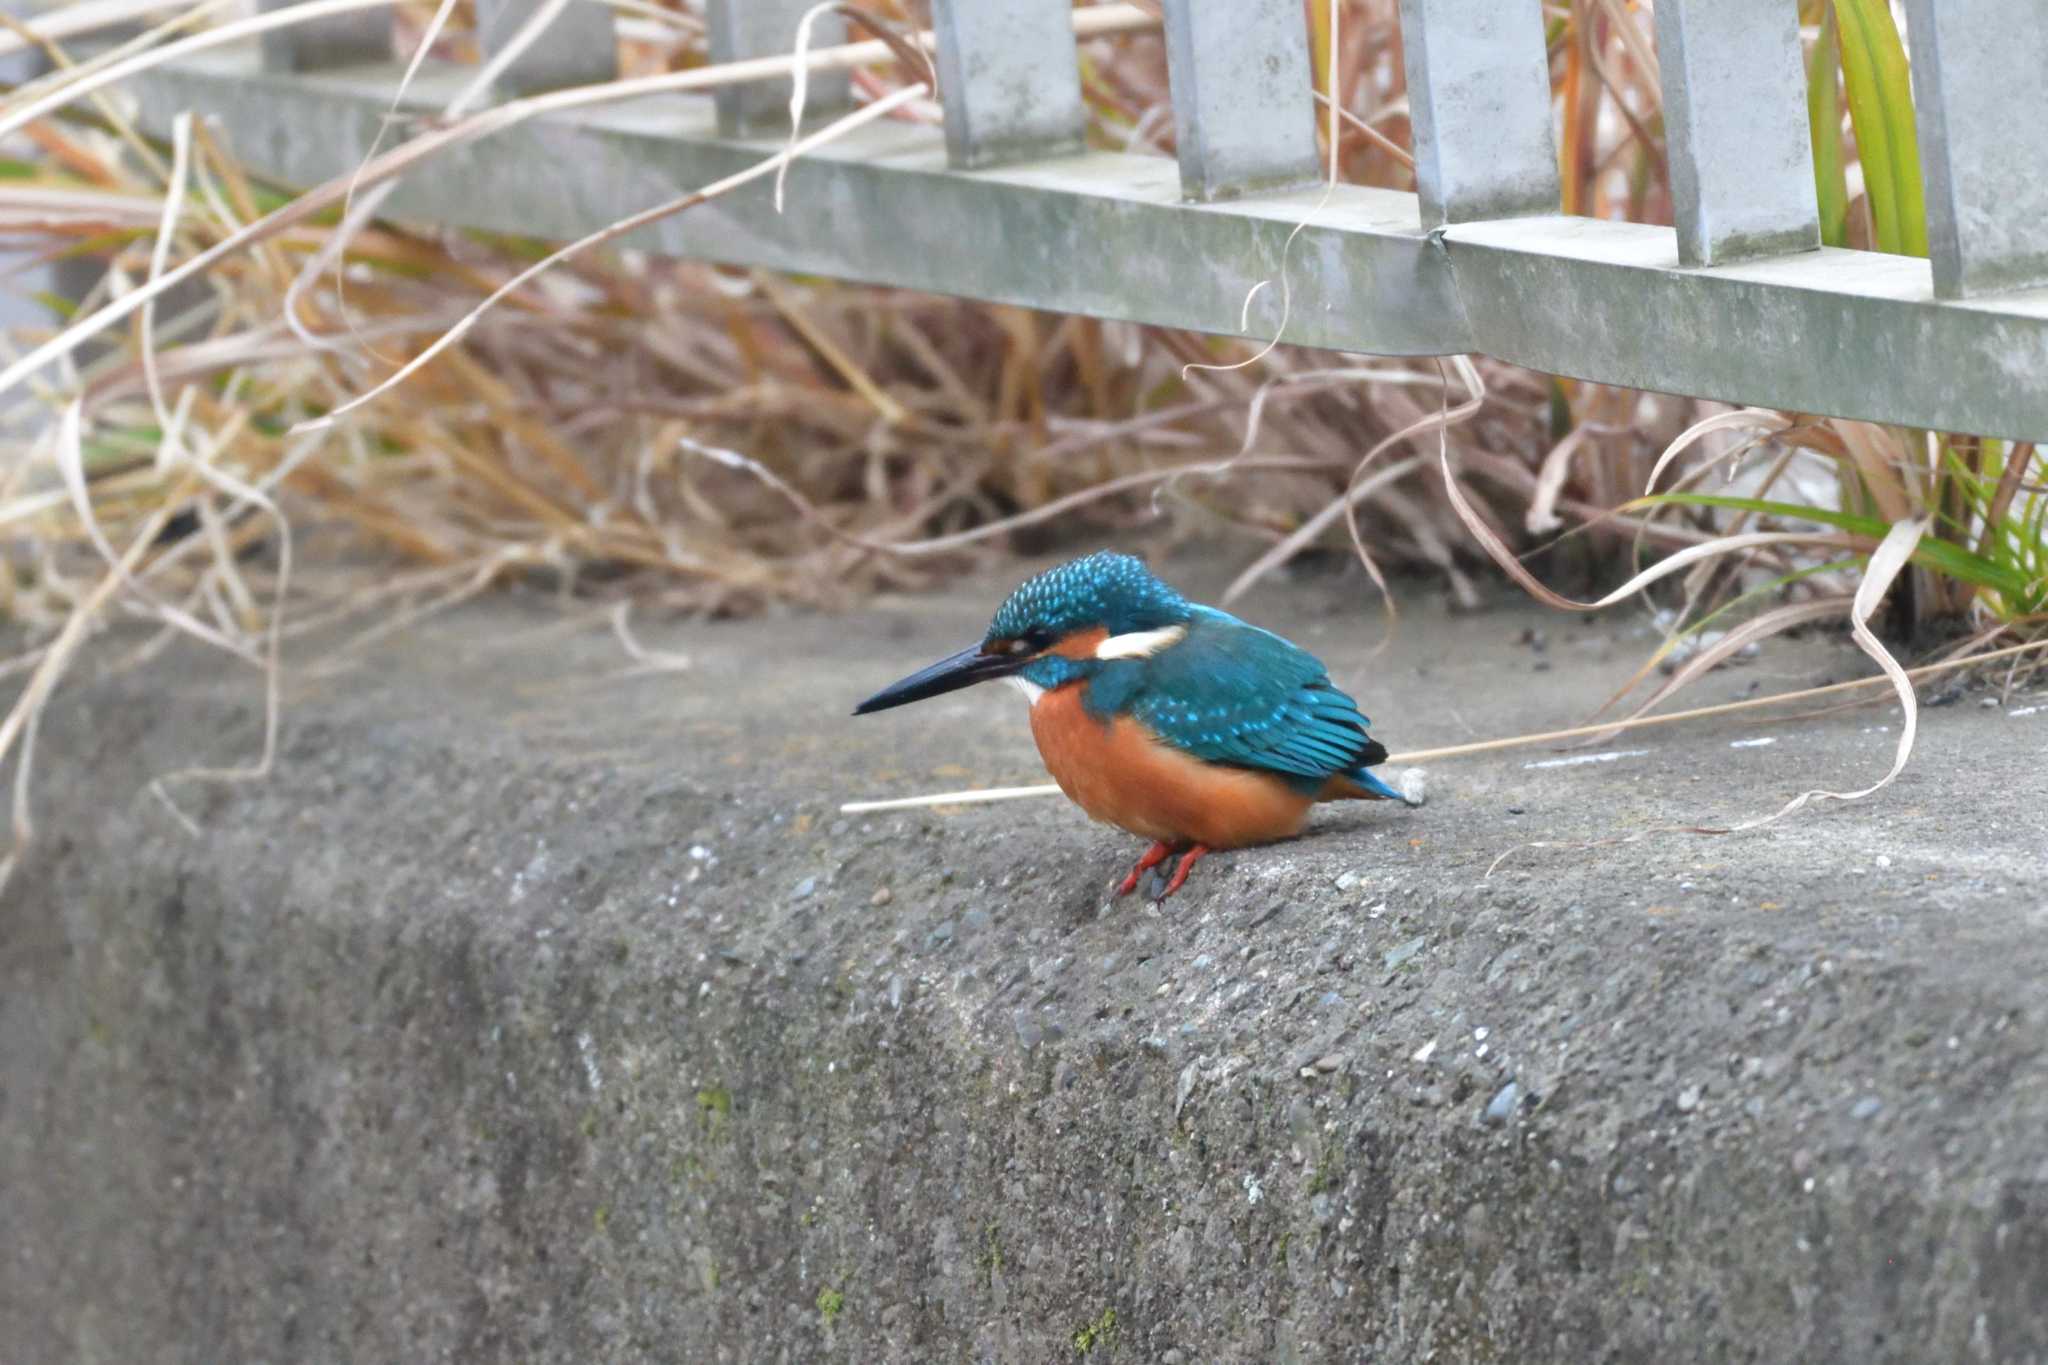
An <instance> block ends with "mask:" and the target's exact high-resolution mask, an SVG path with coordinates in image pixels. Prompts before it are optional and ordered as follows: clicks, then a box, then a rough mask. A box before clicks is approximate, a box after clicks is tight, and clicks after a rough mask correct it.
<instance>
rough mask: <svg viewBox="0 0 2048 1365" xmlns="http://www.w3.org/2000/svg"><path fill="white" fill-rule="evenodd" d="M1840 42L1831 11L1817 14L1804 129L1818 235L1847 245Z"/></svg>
mask: <svg viewBox="0 0 2048 1365" xmlns="http://www.w3.org/2000/svg"><path fill="white" fill-rule="evenodd" d="M1841 61H1842V57H1841V44H1840V42H1839V41H1838V40H1837V39H1836V36H1835V12H1834V11H1833V10H1832V9H1830V10H1828V11H1827V12H1826V13H1825V14H1823V15H1822V16H1821V21H1820V41H1819V42H1817V43H1815V44H1814V45H1813V56H1812V57H1811V58H1810V59H1809V60H1808V62H1807V66H1806V131H1807V135H1808V136H1809V137H1811V138H1812V139H1813V188H1814V192H1815V194H1816V195H1818V196H1819V199H1820V240H1821V242H1822V244H1823V245H1825V246H1847V245H1849V175H1848V167H1847V165H1845V164H1844V162H1843V160H1842V71H1841Z"/></svg>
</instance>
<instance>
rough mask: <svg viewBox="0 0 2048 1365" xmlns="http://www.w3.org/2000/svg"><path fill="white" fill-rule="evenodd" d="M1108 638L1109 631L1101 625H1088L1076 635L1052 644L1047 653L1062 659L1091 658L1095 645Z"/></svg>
mask: <svg viewBox="0 0 2048 1365" xmlns="http://www.w3.org/2000/svg"><path fill="white" fill-rule="evenodd" d="M1108 638H1109V631H1108V630H1107V629H1105V628H1104V627H1102V626H1090V627H1088V629H1086V630H1084V631H1081V632H1080V633H1079V634H1076V635H1069V636H1068V637H1067V638H1066V639H1064V640H1062V641H1060V642H1059V643H1058V644H1056V645H1054V646H1053V647H1052V648H1051V649H1050V650H1048V651H1047V653H1050V654H1057V655H1059V656H1060V657H1061V658H1063V659H1092V658H1094V657H1095V647H1096V646H1097V645H1099V644H1101V643H1102V642H1103V641H1104V640H1107V639H1108Z"/></svg>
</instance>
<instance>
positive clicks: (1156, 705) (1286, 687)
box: [853, 550, 1401, 900]
mask: <svg viewBox="0 0 2048 1365" xmlns="http://www.w3.org/2000/svg"><path fill="white" fill-rule="evenodd" d="M995 678H1001V679H1004V680H1005V681H1007V682H1009V683H1010V684H1011V685H1012V686H1014V687H1016V688H1017V690H1019V691H1020V692H1022V693H1023V694H1024V696H1025V698H1026V699H1027V700H1028V701H1029V702H1030V704H1031V737H1032V738H1033V739H1034V740H1036V741H1037V743H1038V752H1039V755H1040V757H1042V758H1043V759H1044V760H1045V766H1046V769H1047V771H1049V772H1050V773H1051V774H1052V777H1053V780H1054V781H1055V782H1057V783H1058V784H1059V788H1060V790H1061V791H1062V792H1065V793H1066V795H1067V798H1068V799H1069V800H1070V801H1072V802H1073V803H1074V804H1075V805H1077V806H1079V807H1080V808H1081V809H1082V810H1084V811H1086V812H1087V813H1088V814H1089V815H1090V816H1092V817H1093V818H1094V819H1096V820H1100V821H1102V822H1104V823H1106V824H1111V825H1115V826H1117V827H1119V828H1121V829H1124V830H1127V831H1129V832H1130V833H1132V834H1135V835H1137V836H1139V837H1140V838H1143V839H1149V840H1151V841H1152V844H1151V847H1150V848H1148V849H1147V850H1146V851H1145V853H1144V856H1142V857H1140V858H1139V859H1138V862H1137V865H1136V866H1135V867H1133V868H1132V869H1131V872H1130V875H1129V876H1127V877H1125V878H1124V879H1123V882H1122V884H1121V885H1120V886H1119V887H1118V888H1117V892H1116V894H1117V895H1119V896H1123V895H1127V894H1129V893H1130V892H1131V891H1133V890H1135V889H1136V888H1137V885H1138V880H1139V878H1140V876H1141V875H1142V874H1144V873H1145V872H1146V871H1148V870H1150V869H1151V868H1154V867H1157V866H1158V865H1159V864H1160V863H1162V862H1164V861H1166V860H1167V859H1168V858H1169V857H1175V858H1178V860H1179V861H1178V862H1177V863H1176V864H1175V865H1174V868H1173V875H1172V877H1171V879H1170V880H1169V881H1168V882H1167V884H1166V889H1165V890H1164V891H1162V892H1161V893H1160V895H1159V899H1161V900H1164V899H1166V897H1168V896H1171V895H1172V894H1173V893H1174V892H1176V891H1178V890H1180V888H1181V884H1182V883H1183V882H1185V881H1186V880H1187V877H1188V870H1189V869H1190V868H1192V867H1193V866H1194V865H1195V862H1196V861H1197V860H1198V859H1200V858H1201V857H1202V855H1203V854H1205V853H1210V852H1213V851H1214V850H1216V849H1220V848H1241V847H1243V846H1245V845H1247V844H1262V843H1269V842H1272V841H1274V840H1277V839H1290V838H1293V837H1294V836H1295V835H1297V834H1299V833H1300V832H1301V828H1302V826H1303V825H1304V824H1305V823H1307V821H1308V813H1309V808H1310V807H1311V806H1314V805H1315V804H1316V803H1317V802H1320V801H1341V800H1372V801H1384V800H1395V801H1398V800H1400V799H1401V795H1400V793H1399V792H1397V791H1395V790H1394V789H1393V788H1392V787H1389V786H1388V785H1387V784H1386V783H1385V782H1383V781H1381V780H1380V778H1379V777H1377V776H1375V775H1374V774H1373V773H1372V772H1371V771H1370V770H1371V769H1372V767H1373V766H1374V765H1375V764H1378V763H1383V762H1385V761H1386V757H1387V751H1386V749H1385V748H1384V747H1383V746H1382V745H1381V744H1380V742H1379V741H1378V740H1376V739H1374V738H1373V737H1372V736H1371V735H1370V734H1369V733H1367V726H1368V724H1369V722H1368V721H1367V720H1366V718H1365V717H1364V716H1363V715H1362V714H1360V712H1359V709H1358V703H1357V702H1355V701H1353V700H1352V699H1351V697H1350V696H1349V695H1348V694H1346V693H1345V692H1344V690H1343V689H1342V688H1339V687H1338V686H1337V685H1336V684H1335V683H1332V682H1331V681H1330V674H1329V670H1328V669H1327V668H1325V667H1324V666H1323V662H1322V660H1320V659H1318V658H1316V657H1315V655H1313V654H1310V653H1309V652H1308V651H1307V650H1305V649H1302V648H1301V647H1300V646H1298V645H1295V644H1293V643H1291V642H1290V641H1287V640H1284V639H1282V638H1281V637H1280V636H1278V635H1275V634H1273V633H1272V632H1271V631H1268V630H1261V629H1260V628H1259V627H1257V626H1254V625H1251V624H1249V623H1247V622H1244V621H1241V620H1239V619H1238V618H1237V617H1235V616H1232V615H1231V614H1230V613H1228V612H1225V611H1218V610H1217V609H1216V608H1214V607H1205V606H1201V605H1199V604H1197V603H1194V602H1190V601H1188V600H1187V598H1185V597H1183V596H1181V594H1180V593H1178V592H1177V591H1175V590H1174V589H1173V588H1171V587H1169V586H1168V585H1167V584H1166V583H1164V582H1162V581H1160V579H1159V578H1157V577H1156V576H1154V575H1153V573H1152V572H1151V571H1150V570H1149V569H1147V568H1146V567H1145V564H1144V562H1143V561H1142V560H1139V559H1136V558H1133V557H1132V556H1130V555H1123V554H1113V553H1111V552H1109V551H1106V550H1105V551H1100V552H1098V553H1096V554H1091V555H1088V556H1085V557H1084V558H1081V559H1076V560H1073V561H1072V562H1070V563H1067V564H1062V565H1060V566H1059V567H1058V568H1056V569H1048V570H1047V571H1046V572H1044V573H1041V574H1039V575H1037V576H1036V577H1035V578H1031V579H1029V580H1027V581H1026V582H1025V583H1024V584H1023V585H1022V586H1020V587H1019V588H1018V589H1017V590H1016V591H1015V592H1013V593H1011V594H1010V595H1009V597H1008V598H1007V599H1006V600H1005V601H1004V602H1003V604H1002V606H1001V607H999V608H998V609H997V610H996V614H995V618H994V619H993V620H992V621H990V622H989V627H988V631H987V633H986V634H985V635H984V636H983V637H982V639H981V642H980V643H979V644H976V645H971V646H969V647H968V648H966V649H963V650H961V651H960V652H959V653H958V654H955V655H953V656H951V657H950V658H945V659H941V660H939V662H937V663H935V664H933V665H932V666H931V667H929V668H926V669H922V670H920V671H918V672H916V673H913V674H911V675H910V676H909V677H907V678H904V679H902V680H901V681H899V682H896V683H892V684H891V685H889V686H888V687H885V688H883V689H882V690H881V691H879V692H877V693H875V695H874V696H872V697H869V698H868V699H867V700H866V701H864V702H862V703H861V704H860V705H858V706H856V707H855V708H854V709H853V713H854V714H855V715H856V716H864V715H867V714H869V713H871V712H875V711H886V710H888V709H889V708H890V707H893V706H902V705H904V704H906V703H908V702H914V701H922V700H924V699H925V698H927V697H936V696H940V695H942V694H943V693H947V692H952V691H956V690H958V689H959V688H963V687H967V686H970V685H972V684H974V683H978V682H986V681H989V680H991V679H995Z"/></svg>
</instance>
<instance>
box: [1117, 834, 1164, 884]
mask: <svg viewBox="0 0 2048 1365" xmlns="http://www.w3.org/2000/svg"><path fill="white" fill-rule="evenodd" d="M1172 851H1173V850H1172V849H1170V848H1168V847H1167V846H1166V845H1165V844H1154V845H1152V847H1150V848H1148V849H1146V850H1145V856H1144V857H1142V858H1140V859H1138V865H1137V866H1136V867H1134V868H1132V869H1131V875H1130V876H1128V877H1126V878H1124V880H1123V884H1122V885H1121V886H1119V887H1117V889H1116V893H1117V894H1118V895H1119V896H1128V895H1130V894H1131V893H1132V892H1133V891H1136V890H1137V889H1138V877H1139V876H1140V875H1141V874H1142V873H1144V872H1146V871H1147V870H1149V869H1151V868H1155V867H1157V866H1159V865H1160V864H1161V863H1163V862H1165V861H1166V855H1167V854H1169V853H1171V852H1172Z"/></svg>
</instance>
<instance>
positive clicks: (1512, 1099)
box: [1486, 1081, 1522, 1128]
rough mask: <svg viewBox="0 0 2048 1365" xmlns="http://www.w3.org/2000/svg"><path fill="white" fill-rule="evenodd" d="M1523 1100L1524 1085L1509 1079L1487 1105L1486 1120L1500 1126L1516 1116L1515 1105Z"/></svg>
mask: <svg viewBox="0 0 2048 1365" xmlns="http://www.w3.org/2000/svg"><path fill="white" fill-rule="evenodd" d="M1521 1102H1522V1087H1521V1086H1519V1085H1517V1084H1515V1083H1514V1082H1513V1081H1509V1082H1508V1083H1507V1084H1506V1085H1504V1086H1502V1087H1501V1088H1500V1089H1499V1090H1498V1091H1497V1092H1495V1094H1494V1097H1493V1100H1492V1102H1491V1103H1489V1104H1488V1105H1487V1106H1486V1121H1487V1122H1488V1123H1489V1124H1491V1125H1493V1126H1494V1127H1496V1128H1498V1127H1500V1125H1501V1124H1503V1123H1506V1122H1507V1121H1508V1120H1509V1119H1511V1118H1513V1117H1514V1114H1515V1106H1516V1105H1518V1104H1520V1103H1521Z"/></svg>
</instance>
